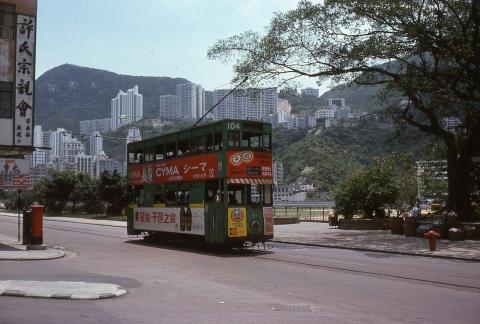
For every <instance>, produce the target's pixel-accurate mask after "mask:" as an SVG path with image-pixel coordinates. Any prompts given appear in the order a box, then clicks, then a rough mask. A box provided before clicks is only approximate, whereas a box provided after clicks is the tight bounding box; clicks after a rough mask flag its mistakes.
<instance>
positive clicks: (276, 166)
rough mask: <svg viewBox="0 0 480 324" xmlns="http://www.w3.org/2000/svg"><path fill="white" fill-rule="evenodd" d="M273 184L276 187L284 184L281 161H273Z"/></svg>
mask: <svg viewBox="0 0 480 324" xmlns="http://www.w3.org/2000/svg"><path fill="white" fill-rule="evenodd" d="M273 182H274V183H275V184H276V185H282V184H283V163H282V162H281V161H273Z"/></svg>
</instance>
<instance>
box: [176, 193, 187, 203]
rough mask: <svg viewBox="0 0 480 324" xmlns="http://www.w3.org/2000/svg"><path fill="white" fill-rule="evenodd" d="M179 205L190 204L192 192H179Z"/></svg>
mask: <svg viewBox="0 0 480 324" xmlns="http://www.w3.org/2000/svg"><path fill="white" fill-rule="evenodd" d="M176 196H177V205H186V204H188V203H189V202H190V190H178V191H177V195H176Z"/></svg>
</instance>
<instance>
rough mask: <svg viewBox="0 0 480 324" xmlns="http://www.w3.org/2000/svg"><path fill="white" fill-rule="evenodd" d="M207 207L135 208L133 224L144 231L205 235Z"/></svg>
mask: <svg viewBox="0 0 480 324" xmlns="http://www.w3.org/2000/svg"><path fill="white" fill-rule="evenodd" d="M204 213H205V209H204V208H197V207H189V206H185V207H177V208H175V207H171V208H149V207H140V208H134V209H133V215H134V217H133V219H134V221H133V224H134V225H133V226H134V228H135V229H137V230H142V231H158V232H171V233H183V234H193V235H205V226H204V222H205V217H204Z"/></svg>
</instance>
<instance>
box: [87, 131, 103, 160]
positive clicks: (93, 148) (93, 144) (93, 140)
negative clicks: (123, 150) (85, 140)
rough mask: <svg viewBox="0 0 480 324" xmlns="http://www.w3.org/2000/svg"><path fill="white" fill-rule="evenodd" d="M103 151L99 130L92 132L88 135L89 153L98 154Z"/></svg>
mask: <svg viewBox="0 0 480 324" xmlns="http://www.w3.org/2000/svg"><path fill="white" fill-rule="evenodd" d="M101 152H103V137H102V134H100V132H93V133H92V134H91V135H90V155H91V156H98V155H100V153H101Z"/></svg>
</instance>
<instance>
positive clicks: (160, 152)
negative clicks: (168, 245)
mask: <svg viewBox="0 0 480 324" xmlns="http://www.w3.org/2000/svg"><path fill="white" fill-rule="evenodd" d="M164 158H165V149H164V147H163V144H160V145H156V146H155V160H163V159H164Z"/></svg>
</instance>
